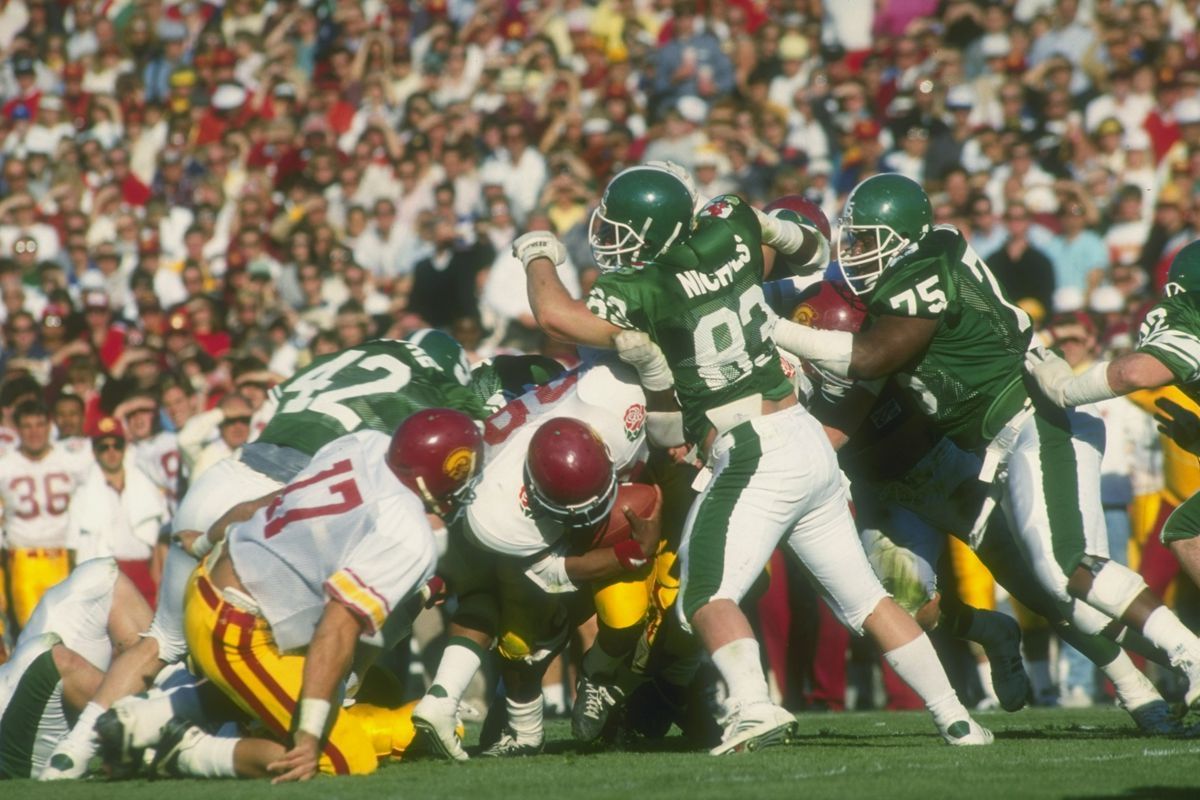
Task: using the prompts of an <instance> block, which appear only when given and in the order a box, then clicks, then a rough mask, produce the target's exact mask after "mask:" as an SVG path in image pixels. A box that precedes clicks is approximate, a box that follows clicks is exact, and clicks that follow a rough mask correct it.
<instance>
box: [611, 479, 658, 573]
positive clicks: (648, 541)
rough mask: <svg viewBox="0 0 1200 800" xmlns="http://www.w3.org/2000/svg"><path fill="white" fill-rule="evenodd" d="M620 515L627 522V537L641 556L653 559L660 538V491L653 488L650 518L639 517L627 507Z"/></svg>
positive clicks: (622, 509) (623, 507) (623, 508)
mask: <svg viewBox="0 0 1200 800" xmlns="http://www.w3.org/2000/svg"><path fill="white" fill-rule="evenodd" d="M621 513H622V514H624V515H625V519H626V520H628V521H629V536H630V538H632V539H633V540H634V541H635V542H637V543H638V547H640V548H642V555H644V556H645V557H646V558H648V559H649V558H653V557H654V554H655V553H657V552H658V540H659V539H660V538H662V489H660V488H658V487H657V486H655V487H654V510H653V511H651V512H650V516H648V517H639V516H638V515H637V514H635V513H633V509H631V508H630V507H629V506H622V508H621Z"/></svg>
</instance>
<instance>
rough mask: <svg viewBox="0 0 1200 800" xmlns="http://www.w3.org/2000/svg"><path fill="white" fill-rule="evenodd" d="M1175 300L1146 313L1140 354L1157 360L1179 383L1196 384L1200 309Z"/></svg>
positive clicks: (1199, 363)
mask: <svg viewBox="0 0 1200 800" xmlns="http://www.w3.org/2000/svg"><path fill="white" fill-rule="evenodd" d="M1178 297H1182V296H1177V298H1178ZM1175 301H1176V298H1169V299H1167V300H1165V301H1163V302H1161V303H1159V304H1158V305H1156V306H1155V307H1154V308H1152V309H1150V312H1149V313H1148V314H1146V319H1145V320H1144V321H1143V322H1142V327H1141V330H1140V331H1139V334H1138V343H1137V352H1139V353H1145V354H1147V355H1150V356H1153V357H1154V358H1157V359H1158V360H1159V361H1161V362H1162V363H1163V365H1164V366H1165V367H1166V368H1167V369H1169V370H1171V374H1172V375H1174V376H1175V380H1176V381H1178V382H1179V383H1193V382H1195V381H1197V380H1200V336H1197V332H1200V310H1197V309H1196V308H1195V307H1194V306H1192V305H1191V304H1190V303H1184V302H1182V301H1179V302H1175Z"/></svg>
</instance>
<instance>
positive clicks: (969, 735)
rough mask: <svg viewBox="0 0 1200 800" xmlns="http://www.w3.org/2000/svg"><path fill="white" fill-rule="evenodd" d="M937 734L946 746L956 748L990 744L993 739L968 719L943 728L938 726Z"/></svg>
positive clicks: (987, 731) (985, 730)
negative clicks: (950, 745) (940, 735)
mask: <svg viewBox="0 0 1200 800" xmlns="http://www.w3.org/2000/svg"><path fill="white" fill-rule="evenodd" d="M938 732H939V733H941V734H942V738H943V739H945V740H946V743H947V744H952V745H954V746H956V747H968V746H973V745H984V744H991V743H992V741H993V739H994V738H995V737H993V736H992V732H991V731H989V730H988V729H987V728H985V727H983V726H982V725H980V724H979V723H978V722H976V721H975V720H973V719H971V718H970V717H968V718H967V719H960V720H958V721H956V722H951V723H950V724H949V725H947V726H946V727H944V728H943V727H941V726H940V725H939V726H938Z"/></svg>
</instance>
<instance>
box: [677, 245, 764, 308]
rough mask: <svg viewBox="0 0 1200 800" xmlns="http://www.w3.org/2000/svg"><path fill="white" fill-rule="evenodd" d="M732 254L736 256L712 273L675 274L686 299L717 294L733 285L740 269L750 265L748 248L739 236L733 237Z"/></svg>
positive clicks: (685, 272)
mask: <svg viewBox="0 0 1200 800" xmlns="http://www.w3.org/2000/svg"><path fill="white" fill-rule="evenodd" d="M733 241H734V243H735V244H734V253H736V255H735V256H734V257H733V258H731V259H730V260H728V261H726V262H725V263H724V264H722V265H721V266H719V267H717V268H716V269H715V270H713V271H712V272H699V271H697V270H694V269H688V270H684V271H683V272H677V273H675V277H676V278H678V279H679V283H680V285H681V286H683V291H684V292H686V293H687V296H688V299H689V300H690V299H691V298H693V297H700V296H701V295H705V294H709V293H711V292H718V291H720V290H721V289H722V288H724V287H726V286H728V285H729V284H731V283H733V278H734V276H735V275H737V273H739V272H741V270H742V268H743V267H745V266H746V265H747V264H749V263H750V248H749V247H748V246H747V245H746V242H745V241H744V240H743V239H742V237H741V236H738V235H737V234H736V233H735V234H734V235H733Z"/></svg>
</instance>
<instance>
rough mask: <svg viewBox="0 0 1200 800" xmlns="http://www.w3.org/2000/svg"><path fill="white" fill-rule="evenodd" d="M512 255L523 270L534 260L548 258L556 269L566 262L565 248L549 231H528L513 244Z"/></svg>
mask: <svg viewBox="0 0 1200 800" xmlns="http://www.w3.org/2000/svg"><path fill="white" fill-rule="evenodd" d="M513 255H514V256H516V257H517V258H518V259H520V261H521V266H523V267H525V269H529V262H530V261H533V260H534V259H535V258H548V259H550V261H551V262H552V263H553V264H554V266H556V267H557V266H558V265H559V264H562V263H563V262H564V261H566V260H567V248H565V247H563V243H562V242H560V241H559V240H558V237H557V236H555V235H554V234H553V233H551V232H550V231H530V232H529V233H523V234H521V235H520V236H518V237H517V240H516V241H515V242H513Z"/></svg>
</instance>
